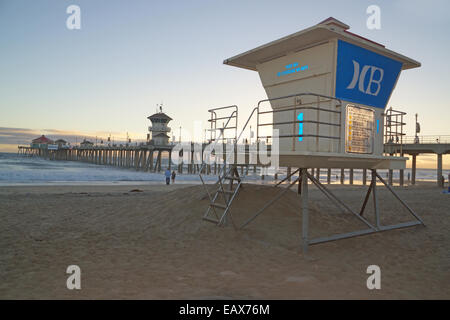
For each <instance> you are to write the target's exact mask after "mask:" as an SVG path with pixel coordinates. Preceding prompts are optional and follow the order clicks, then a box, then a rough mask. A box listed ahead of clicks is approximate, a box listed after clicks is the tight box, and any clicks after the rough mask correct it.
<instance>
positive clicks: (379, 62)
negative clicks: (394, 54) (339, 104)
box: [335, 40, 402, 109]
mask: <svg viewBox="0 0 450 320" xmlns="http://www.w3.org/2000/svg"><path fill="white" fill-rule="evenodd" d="M401 68H402V63H401V62H398V61H396V60H393V59H390V58H387V57H385V56H382V55H379V54H377V53H374V52H372V51H370V50H367V49H364V48H361V47H358V46H355V45H353V44H350V43H348V42H345V41H342V40H338V51H337V68H336V91H335V92H336V98H339V99H342V100H346V101H351V102H355V103H360V104H364V105H367V106H372V107H376V108H383V109H384V108H385V107H386V104H387V102H388V100H389V97H390V96H391V92H392V90H393V89H394V86H395V83H396V82H397V78H398V76H399V74H400V70H401Z"/></svg>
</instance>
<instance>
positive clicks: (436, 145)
mask: <svg viewBox="0 0 450 320" xmlns="http://www.w3.org/2000/svg"><path fill="white" fill-rule="evenodd" d="M402 140H403V141H402V143H386V144H385V145H384V152H386V153H389V154H393V153H400V154H402V155H403V154H405V155H410V156H412V167H411V171H412V172H411V183H412V184H415V183H416V168H417V156H418V155H419V154H436V155H437V164H436V183H437V185H438V186H439V187H441V188H442V187H443V186H444V180H443V179H442V177H443V176H442V155H444V154H450V136H449V135H445V136H419V137H414V136H412V137H404V138H403V139H402Z"/></svg>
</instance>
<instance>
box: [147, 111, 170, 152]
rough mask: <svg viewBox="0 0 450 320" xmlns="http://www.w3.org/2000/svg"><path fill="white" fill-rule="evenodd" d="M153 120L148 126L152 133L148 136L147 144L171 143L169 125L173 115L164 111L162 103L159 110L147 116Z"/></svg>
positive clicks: (163, 144) (162, 144) (160, 144)
mask: <svg viewBox="0 0 450 320" xmlns="http://www.w3.org/2000/svg"><path fill="white" fill-rule="evenodd" d="M147 119H149V120H150V121H151V122H152V125H151V126H150V127H148V131H149V132H150V134H148V136H147V144H152V145H155V146H165V145H168V144H169V135H168V133H169V132H170V127H168V126H167V124H168V123H169V121H170V120H172V118H171V117H169V116H168V115H167V114H165V113H164V112H162V105H160V106H159V112H157V113H155V114H152V115H151V116H149V117H147Z"/></svg>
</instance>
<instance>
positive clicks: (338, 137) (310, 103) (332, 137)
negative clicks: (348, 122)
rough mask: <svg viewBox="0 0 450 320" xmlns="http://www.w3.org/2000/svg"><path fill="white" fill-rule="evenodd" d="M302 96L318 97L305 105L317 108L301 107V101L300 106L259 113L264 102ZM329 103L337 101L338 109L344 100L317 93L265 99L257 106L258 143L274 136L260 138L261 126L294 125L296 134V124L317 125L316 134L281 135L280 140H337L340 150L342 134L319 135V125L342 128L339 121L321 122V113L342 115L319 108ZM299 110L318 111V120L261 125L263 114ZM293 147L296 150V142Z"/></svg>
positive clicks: (340, 111) (339, 112)
mask: <svg viewBox="0 0 450 320" xmlns="http://www.w3.org/2000/svg"><path fill="white" fill-rule="evenodd" d="M301 96H312V97H317V101H316V102H308V103H305V105H312V104H317V106H316V107H313V106H308V107H305V106H301V105H302V104H301V101H300V104H299V106H295V105H294V106H291V105H289V106H286V107H282V108H279V109H275V110H270V111H262V112H261V111H259V108H260V106H261V104H262V103H264V102H271V101H276V100H281V99H288V98H295V97H301ZM320 98H325V99H327V100H326V101H320ZM329 101H337V102H338V104H337V105H335V106H336V107H340V106H341V105H342V100H341V99H338V98H334V97H330V96H327V95H322V94H317V93H309V92H307V93H297V94H291V95H286V96H281V97H276V98H270V99H264V100H261V101H259V102H258V106H257V109H258V117H257V127H256V137H257V141H258V140H259V139H260V138H272V136H260V135H259V127H260V126H267V125H278V124H292V125H293V132H295V124H297V123H315V124H316V125H317V128H316V134H302V135H300V134H294V133H293V134H290V135H279V136H278V138H293V139H294V138H298V137H312V138H316V139H317V140H318V139H336V140H339V149H340V144H341V132H339V135H338V136H324V135H319V125H321V124H322V125H328V126H335V127H341V124H340V121H339V123H329V122H323V121H319V112H320V111H323V112H329V113H337V114H339V115H341V114H342V110H339V111H337V110H331V109H325V108H321V107H320V106H319V104H320V102H323V103H325V102H329ZM297 110H315V111H317V114H318V115H317V120H302V121H300V120H297V119H295V120H293V121H287V122H279V123H276V122H272V123H263V124H261V123H259V116H260V115H262V114H269V113H275V112H287V111H294V112H295V111H297ZM317 144H318V141H317ZM292 145H293V146H292V148H293V149H295V141H294V140H293V142H292Z"/></svg>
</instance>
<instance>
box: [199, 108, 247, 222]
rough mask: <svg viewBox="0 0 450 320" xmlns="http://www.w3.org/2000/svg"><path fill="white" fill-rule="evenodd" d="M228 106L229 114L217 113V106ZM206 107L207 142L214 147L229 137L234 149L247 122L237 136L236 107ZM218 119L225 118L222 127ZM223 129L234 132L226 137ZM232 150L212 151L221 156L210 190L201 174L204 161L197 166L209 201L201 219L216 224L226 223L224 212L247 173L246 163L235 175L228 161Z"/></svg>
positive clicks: (234, 165)
mask: <svg viewBox="0 0 450 320" xmlns="http://www.w3.org/2000/svg"><path fill="white" fill-rule="evenodd" d="M229 109H232V112H231V114H230V115H228V116H221V117H218V116H217V112H218V111H219V110H220V111H224V110H229ZM208 111H209V112H210V113H211V118H210V119H209V120H208V121H209V122H210V125H211V128H210V129H209V130H208V131H210V143H213V144H214V146H213V148H215V147H216V146H217V144H222V146H223V147H224V146H225V144H226V143H228V142H229V141H230V140H231V141H232V144H233V148H234V150H235V151H236V149H237V148H236V144H237V141H239V138H240V136H241V135H242V133H243V132H244V129H245V127H246V125H247V124H246V125H245V126H244V128H243V130H242V131H241V133H240V134H239V136H237V124H238V122H237V119H238V107H237V106H228V107H221V108H215V109H211V110H208ZM219 120H225V122H224V124H223V126H222V127H219V128H218V127H217V121H219ZM247 123H248V121H247ZM227 130H234V135H233V136H231V137H230V136H228V137H226V136H225V134H226V131H227ZM218 131H219V132H220V134H219V135H217V132H218ZM214 150H215V149H214ZM222 150H223V149H222ZM235 154H236V152H234V153H224V154H215V157H216V158H217V159H220V158H222V160H223V163H222V164H221V166H220V167H219V171H218V179H217V181H216V183H215V184H214V188H215V190H213V192H210V189H209V188H208V185H207V184H206V183H205V181H204V179H203V177H202V172H203V168H204V166H205V165H206V163H205V162H204V161H203V163H202V168H201V169H200V173H199V176H200V180H201V181H202V183H203V186H204V187H205V190H206V193H207V197H208V199H209V205H208V208H207V210H206V212H205V214H204V215H203V220H205V221H208V222H212V223H214V224H217V225H219V226H221V225H225V224H226V223H227V216H228V213H229V211H230V208H231V204H232V202H233V200H234V199H235V197H236V195H237V194H238V192H239V189H240V188H242V182H243V180H244V178H245V176H247V174H248V170H249V167H248V166H247V168H246V170H245V173H244V174H243V175H239V172H238V169H237V165H236V163H235V161H232V163H230V159H232V158H231V157H234V156H235ZM217 159H216V160H217ZM233 160H234V159H233ZM229 217H230V221H231V223H232V224H233V226H234V227H236V225H235V224H234V222H233V220H232V218H231V215H230V216H229Z"/></svg>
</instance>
